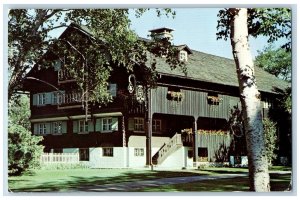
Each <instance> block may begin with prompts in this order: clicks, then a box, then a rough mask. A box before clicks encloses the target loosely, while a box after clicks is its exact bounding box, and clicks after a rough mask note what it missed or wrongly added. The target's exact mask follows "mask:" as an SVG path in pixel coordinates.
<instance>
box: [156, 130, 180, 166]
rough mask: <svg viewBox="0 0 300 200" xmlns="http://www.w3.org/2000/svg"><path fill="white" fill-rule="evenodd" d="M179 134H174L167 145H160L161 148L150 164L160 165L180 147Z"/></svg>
mask: <svg viewBox="0 0 300 200" xmlns="http://www.w3.org/2000/svg"><path fill="white" fill-rule="evenodd" d="M182 146H183V144H182V140H181V134H177V133H176V134H175V135H174V136H173V137H172V138H171V139H170V140H169V141H168V143H165V144H163V145H162V147H161V148H160V149H159V150H158V151H157V152H156V154H155V155H154V156H153V157H152V164H153V165H159V164H161V163H162V162H163V161H164V160H165V159H166V158H167V157H168V156H170V155H171V154H172V153H174V152H175V151H176V150H177V149H179V148H180V147H182Z"/></svg>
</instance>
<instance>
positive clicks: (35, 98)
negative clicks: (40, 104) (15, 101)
mask: <svg viewBox="0 0 300 200" xmlns="http://www.w3.org/2000/svg"><path fill="white" fill-rule="evenodd" d="M37 99H38V96H37V94H34V95H32V105H33V106H36V105H37Z"/></svg>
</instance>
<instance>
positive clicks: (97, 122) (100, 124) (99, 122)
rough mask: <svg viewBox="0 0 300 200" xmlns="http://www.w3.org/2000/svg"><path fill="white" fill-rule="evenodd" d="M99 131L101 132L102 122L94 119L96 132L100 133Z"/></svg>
mask: <svg viewBox="0 0 300 200" xmlns="http://www.w3.org/2000/svg"><path fill="white" fill-rule="evenodd" d="M101 130H102V120H101V119H96V131H101Z"/></svg>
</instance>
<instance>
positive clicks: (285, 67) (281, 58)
mask: <svg viewBox="0 0 300 200" xmlns="http://www.w3.org/2000/svg"><path fill="white" fill-rule="evenodd" d="M258 53H259V55H258V56H257V57H256V58H255V65H256V66H258V67H260V68H263V69H264V70H266V71H267V72H269V73H270V74H273V75H275V76H276V77H278V78H280V79H283V80H285V81H289V82H290V81H291V79H292V77H291V75H292V54H291V52H290V51H286V50H285V49H282V48H278V49H274V47H273V46H272V45H269V46H268V47H266V48H265V49H264V50H263V51H261V52H258Z"/></svg>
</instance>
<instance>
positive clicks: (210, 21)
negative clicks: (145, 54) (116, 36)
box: [130, 8, 278, 58]
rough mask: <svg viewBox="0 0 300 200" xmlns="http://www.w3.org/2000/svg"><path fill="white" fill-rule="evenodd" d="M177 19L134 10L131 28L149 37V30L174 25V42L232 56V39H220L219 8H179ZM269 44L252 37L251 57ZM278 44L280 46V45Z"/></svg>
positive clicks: (199, 49)
mask: <svg viewBox="0 0 300 200" xmlns="http://www.w3.org/2000/svg"><path fill="white" fill-rule="evenodd" d="M174 10H175V11H176V16H175V19H173V18H172V17H169V18H167V17H166V16H161V17H160V18H159V17H157V16H156V13H155V12H154V11H153V10H152V11H148V12H146V13H144V14H143V15H142V17H140V18H136V17H135V16H134V14H132V13H131V15H130V19H131V20H132V26H131V27H132V29H133V30H135V31H136V33H137V34H138V35H139V36H141V37H147V35H148V34H149V32H148V30H151V29H154V28H160V27H168V28H172V29H174V30H175V31H174V32H173V36H174V41H173V42H174V44H176V45H179V44H187V45H188V46H189V47H190V48H191V49H194V50H198V51H201V52H205V53H209V54H213V55H218V56H222V57H226V58H232V51H231V45H230V40H227V41H224V40H217V39H216V32H217V28H216V27H217V20H218V17H217V14H218V11H219V10H220V8H177V9H174ZM266 45H267V39H266V38H265V37H259V38H255V39H254V38H250V49H251V52H252V57H253V58H254V57H255V56H256V55H257V50H262V49H263V48H264V46H266ZM277 46H278V45H277Z"/></svg>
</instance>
